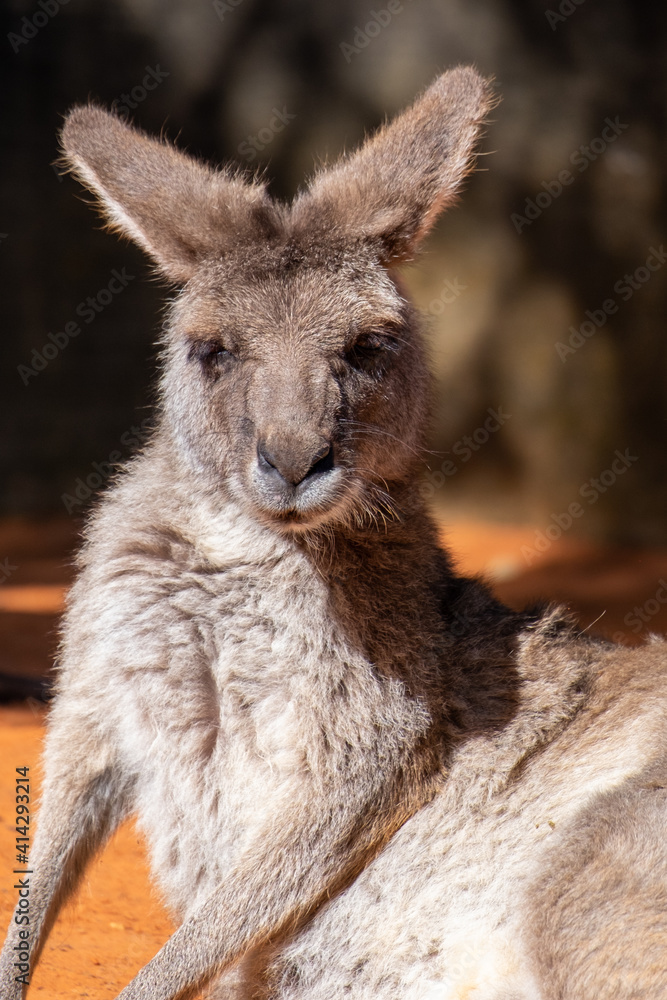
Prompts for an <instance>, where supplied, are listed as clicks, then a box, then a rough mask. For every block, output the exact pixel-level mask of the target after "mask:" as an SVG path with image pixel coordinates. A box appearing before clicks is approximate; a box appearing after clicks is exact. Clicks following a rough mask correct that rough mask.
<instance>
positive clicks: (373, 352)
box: [345, 333, 398, 371]
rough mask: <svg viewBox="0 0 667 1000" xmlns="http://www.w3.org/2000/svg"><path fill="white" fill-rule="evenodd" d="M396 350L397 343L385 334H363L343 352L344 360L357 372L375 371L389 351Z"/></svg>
mask: <svg viewBox="0 0 667 1000" xmlns="http://www.w3.org/2000/svg"><path fill="white" fill-rule="evenodd" d="M397 349H398V342H397V341H396V340H395V339H394V338H393V337H389V336H387V335H385V334H380V333H364V334H362V336H361V337H359V338H358V339H357V340H356V341H355V343H354V344H353V345H352V347H350V348H349V349H348V350H347V351H346V352H345V360H346V361H347V362H348V364H350V365H351V366H352V367H353V368H356V369H357V370H358V371H374V370H377V369H378V368H379V367H380V365H381V363H382V362H383V361H384V360H385V358H386V356H387V354H388V353H389V352H390V351H396V350H397Z"/></svg>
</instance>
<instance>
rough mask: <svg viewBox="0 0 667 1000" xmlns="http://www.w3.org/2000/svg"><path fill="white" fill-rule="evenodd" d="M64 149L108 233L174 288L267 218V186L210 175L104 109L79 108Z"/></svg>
mask: <svg viewBox="0 0 667 1000" xmlns="http://www.w3.org/2000/svg"><path fill="white" fill-rule="evenodd" d="M62 145H63V150H64V154H65V160H66V162H67V163H68V164H69V166H70V168H71V170H72V171H73V173H75V174H76V175H77V177H78V178H79V180H80V181H81V182H82V183H83V184H85V185H86V187H88V188H90V190H91V191H93V192H94V193H95V194H96V195H97V197H98V199H99V201H100V204H101V206H102V209H103V211H104V213H105V215H106V217H107V219H108V221H109V224H110V225H111V227H112V228H113V229H115V230H117V231H119V232H121V233H123V234H124V235H125V236H128V237H130V239H133V240H134V241H135V242H136V243H138V244H139V246H140V247H142V248H143V249H144V250H145V251H146V252H147V253H148V254H150V256H151V257H152V258H153V260H154V261H155V262H156V263H157V265H158V267H159V268H160V270H161V271H162V273H163V274H164V275H165V276H166V277H167V278H168V279H169V280H171V281H174V282H176V283H182V282H184V281H187V280H188V279H189V278H191V277H192V275H193V274H194V273H195V271H196V269H197V267H198V265H199V264H200V263H201V261H202V260H203V259H205V258H206V257H207V256H211V255H224V254H225V253H227V252H228V251H229V249H230V248H231V247H232V246H233V245H234V244H235V243H237V242H244V241H246V242H247V241H248V240H249V239H251V238H252V237H253V235H257V231H258V230H260V229H261V227H262V217H264V221H265V222H266V221H267V220H269V218H270V215H271V211H272V203H271V201H270V199H269V197H268V195H267V194H266V191H265V189H264V187H263V186H261V185H258V184H249V183H247V182H246V181H245V180H243V179H242V178H240V177H236V176H233V175H232V174H231V173H230V172H228V171H225V170H213V169H211V168H210V167H207V166H205V165H204V164H203V163H199V162H198V161H197V160H194V159H193V158H192V157H191V156H188V155H187V154H186V153H183V152H181V151H180V150H178V149H176V148H175V147H174V146H172V145H171V144H170V143H168V142H162V141H160V140H157V139H152V138H149V136H147V135H145V134H144V133H143V132H140V131H139V130H138V129H135V128H132V127H131V126H129V125H126V124H124V123H123V122H122V121H120V119H119V118H117V117H116V115H113V114H111V113H109V112H108V111H105V110H104V109H103V108H99V107H95V106H93V105H90V106H88V107H77V108H74V109H73V110H72V111H71V112H70V114H69V115H68V117H67V120H66V122H65V127H64V128H63V131H62Z"/></svg>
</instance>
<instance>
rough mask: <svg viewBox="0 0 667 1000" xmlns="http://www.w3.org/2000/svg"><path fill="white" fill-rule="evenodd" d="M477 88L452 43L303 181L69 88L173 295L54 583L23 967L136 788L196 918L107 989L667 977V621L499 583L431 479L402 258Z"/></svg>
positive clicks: (246, 991)
mask: <svg viewBox="0 0 667 1000" xmlns="http://www.w3.org/2000/svg"><path fill="white" fill-rule="evenodd" d="M489 105H490V97H489V91H488V88H487V86H486V85H485V84H484V82H483V81H482V80H481V79H480V78H479V77H478V76H477V74H476V73H475V72H474V71H472V70H467V69H457V70H453V71H450V72H449V73H446V74H443V76H442V77H440V78H439V79H438V80H436V82H435V83H434V84H433V85H432V86H431V87H430V88H429V89H428V90H427V91H426V92H425V93H424V95H422V97H421V98H419V99H418V100H417V102H416V103H415V104H414V106H413V107H412V108H410V109H409V110H408V111H406V112H405V113H404V114H403V115H402V116H400V117H399V118H398V119H396V120H395V121H394V122H393V123H391V124H390V125H388V126H385V128H383V129H382V130H380V132H379V133H378V134H377V135H376V136H375V137H374V138H372V139H371V140H370V141H369V142H367V143H366V144H365V145H364V146H363V147H362V148H361V150H360V151H358V152H357V153H356V154H353V155H352V156H350V157H348V158H347V159H345V160H344V161H342V163H341V164H338V165H335V166H334V167H333V168H332V169H330V170H329V171H324V172H323V173H322V174H320V175H319V176H318V177H317V178H316V179H315V180H314V181H313V183H312V184H311V186H310V188H309V189H308V190H307V191H306V192H304V193H303V194H302V195H300V196H299V198H297V199H296V201H295V203H294V204H293V205H292V206H290V207H288V206H282V205H277V204H275V203H274V202H272V201H271V200H270V199H269V197H268V195H267V194H266V192H265V191H264V189H263V188H262V187H261V186H260V185H249V184H246V183H245V182H244V181H243V180H242V179H241V178H239V177H237V176H234V175H232V174H230V173H228V172H225V171H213V170H211V169H209V168H207V167H205V166H203V165H202V164H200V163H198V162H197V161H195V160H193V159H191V158H189V157H187V156H186V155H185V154H182V153H179V152H178V151H177V150H175V149H174V148H173V147H171V146H169V145H168V144H166V143H160V142H156V141H155V140H151V139H149V138H147V137H146V136H144V135H142V134H141V133H139V132H137V131H136V130H134V129H130V128H128V127H126V126H124V125H123V124H122V123H120V122H119V121H118V120H117V119H116V118H114V117H113V116H112V115H109V114H107V113H106V112H104V111H102V110H101V109H99V108H95V107H89V108H79V109H75V110H74V111H73V112H72V114H71V116H70V118H69V119H68V122H67V124H66V126H65V130H64V134H63V143H64V148H65V151H66V155H67V157H68V161H69V163H70V164H71V166H72V168H73V170H74V171H75V172H76V173H77V174H78V175H79V177H80V178H81V179H82V180H83V181H84V183H86V184H87V185H88V186H89V187H90V188H91V189H92V190H93V191H95V193H96V194H97V195H98V197H99V199H100V201H101V203H102V206H103V208H104V210H105V212H106V214H107V217H108V218H109V220H110V222H111V224H112V225H113V226H114V227H115V228H117V229H120V230H121V231H123V232H125V233H126V234H127V235H129V236H131V237H132V238H133V239H135V240H137V241H138V242H139V243H140V244H141V245H142V246H143V247H144V248H145V249H146V250H147V251H148V252H149V253H150V254H151V256H152V257H153V258H154V260H155V261H156V263H157V265H158V267H159V268H160V270H161V271H162V273H163V274H164V275H165V276H166V277H167V278H168V279H169V280H171V281H172V282H173V283H174V284H176V285H178V286H179V288H180V292H179V294H178V295H177V297H176V299H175V301H174V303H173V305H172V308H171V314H170V320H171V321H170V325H169V330H168V332H167V334H166V336H165V342H164V352H163V353H164V368H163V375H162V383H161V385H162V404H161V408H160V413H159V415H158V421H157V426H156V431H155V434H154V436H153V439H152V440H151V442H150V443H149V445H148V446H147V447H146V449H145V450H144V453H143V454H141V455H140V456H137V458H136V459H135V460H133V462H132V463H130V466H129V467H128V469H127V470H125V472H124V473H123V475H122V476H120V477H119V479H118V482H117V483H116V484H115V485H114V487H113V489H112V490H111V491H110V492H109V493H108V494H107V496H105V497H104V499H103V501H102V503H101V504H100V505H99V507H98V509H97V510H96V511H95V513H94V515H93V517H92V519H91V521H90V524H89V528H88V531H87V538H86V543H85V545H84V548H83V550H82V552H81V555H80V574H79V578H78V581H77V583H76V584H75V586H74V587H73V589H72V592H71V594H70V597H69V601H68V611H67V615H66V619H65V624H64V631H63V642H62V648H61V653H60V664H59V673H58V690H57V696H56V699H55V702H54V705H53V708H52V711H51V716H50V720H49V731H48V738H47V744H46V750H45V765H46V779H45V788H44V796H43V805H42V808H41V811H40V815H39V822H38V828H37V836H36V839H35V843H34V848H33V852H32V855H31V866H32V868H33V869H34V872H35V874H34V881H33V885H32V891H31V904H32V918H31V920H32V922H31V940H30V943H31V948H32V953H33V959H32V961H33V965H34V962H35V961H36V959H37V956H38V953H39V949H40V947H41V946H42V945H43V942H44V940H45V938H46V935H47V933H48V929H49V927H50V925H51V923H52V922H53V920H54V919H55V917H56V915H57V912H58V908H59V906H60V905H61V903H62V901H63V900H64V899H65V898H66V896H67V894H68V893H69V892H71V891H73V889H74V888H75V886H76V883H77V880H78V878H79V876H80V874H81V872H82V871H83V869H84V867H85V864H86V862H87V861H88V859H89V858H90V856H91V855H92V853H93V852H94V851H95V850H97V849H98V848H99V847H100V846H101V844H102V843H104V841H105V839H106V838H107V837H108V836H109V835H110V834H111V832H112V831H113V830H114V829H115V827H116V826H117V824H118V823H119V822H120V821H121V820H122V819H123V818H124V817H125V816H128V815H130V814H133V813H134V814H136V815H137V816H138V819H139V822H140V824H141V826H142V827H143V829H144V830H145V831H146V834H147V838H148V842H149V845H150V849H151V862H152V867H153V871H154V875H155V878H156V880H157V882H158V883H159V885H160V886H161V888H162V891H163V893H164V896H165V899H166V900H167V902H168V904H169V905H170V907H171V909H172V911H173V913H174V915H175V916H176V918H177V920H178V921H179V923H180V926H179V929H178V930H177V931H176V933H175V934H174V935H173V936H172V938H171V939H170V941H169V942H167V944H166V945H165V946H164V948H163V949H162V950H161V951H160V952H159V954H158V955H157V956H155V958H154V959H153V960H152V961H151V962H150V963H149V964H148V965H147V966H146V967H145V968H144V969H142V970H141V971H140V972H139V973H138V975H137V976H136V977H135V979H134V980H133V981H132V983H131V984H130V985H129V986H128V987H127V988H126V989H125V990H123V992H122V994H121V997H122V998H123V1000H138V998H151V1000H158V998H163V1000H167V998H173V997H187V996H192V995H194V993H195V992H196V991H197V990H199V989H201V988H205V989H208V990H211V991H212V992H213V993H214V994H215V995H216V996H218V997H228V998H230V1000H231V998H238V1000H241V998H243V1000H250V998H251V997H256V998H271V1000H279V998H280V1000H288V998H289V1000H297V998H299V1000H306V998H311V1000H325V998H334V997H336V998H337V997H343V996H346V997H350V998H351V1000H362V998H366V997H368V998H370V997H382V998H384V1000H422V998H423V1000H426V998H429V1000H436V998H441V1000H449V998H454V997H457V998H463V997H467V998H470V1000H510V998H513V1000H529V998H530V1000H538V998H540V1000H541V998H544V1000H551V998H553V1000H556V998H559V1000H565V998H572V1000H575V998H576V1000H589V998H590V1000H601V998H604V997H609V998H611V997H614V998H615V1000H617V998H618V1000H630V998H636V997H644V996H646V997H651V998H660V997H663V996H664V997H667V973H666V972H665V968H664V963H662V961H661V959H660V955H661V954H664V952H665V948H666V946H667V937H666V934H665V926H664V916H663V914H664V905H663V904H664V893H665V856H666V852H665V850H664V847H663V841H664V829H663V828H664V820H665V790H664V784H665V781H664V778H665V766H664V761H665V733H666V732H667V725H666V723H667V719H666V718H665V715H666V712H667V697H666V693H665V684H664V678H665V652H664V646H663V644H662V643H657V642H656V643H654V644H653V645H650V646H647V647H645V648H643V649H642V650H639V651H634V652H633V651H628V650H625V649H619V648H616V647H614V646H612V645H610V644H608V643H605V642H602V641H600V640H596V639H592V638H589V637H585V636H577V635H576V632H575V631H574V629H573V627H572V625H571V624H570V622H569V621H568V620H567V618H566V617H563V615H562V614H561V613H560V612H559V611H558V610H535V611H532V612H527V613H525V614H516V613H514V612H511V611H509V610H508V609H506V608H504V607H502V605H500V604H498V603H497V602H496V601H495V600H494V599H493V597H492V596H491V595H490V593H489V592H488V591H487V590H486V588H485V587H484V586H483V585H482V584H480V583H478V582H476V581H470V580H465V579H462V578H459V577H457V576H456V575H455V573H454V572H453V571H452V569H451V567H450V565H449V563H448V560H447V557H446V555H445V554H444V553H442V552H441V551H440V550H439V548H438V546H437V542H436V535H435V530H434V528H433V525H432V524H431V522H430V520H429V517H428V515H427V513H426V511H425V510H424V509H423V507H422V503H421V501H420V499H419V491H418V490H417V489H416V483H417V477H418V474H419V466H420V448H421V443H422V437H423V431H424V425H425V420H426V415H427V399H428V371H427V365H426V362H425V354H424V348H423V344H422V340H421V335H420V331H419V324H418V321H417V318H416V317H415V315H414V313H413V311H412V309H411V307H410V305H409V303H408V302H407V301H406V299H405V296H404V294H403V292H402V290H401V286H400V284H399V282H398V280H397V279H396V277H395V273H394V268H395V266H396V265H397V264H399V263H400V262H401V261H402V260H404V259H406V258H407V257H409V256H410V255H411V254H412V253H413V251H414V249H415V248H416V246H417V244H418V242H419V240H420V239H421V237H422V235H423V234H424V232H425V231H426V229H427V228H428V226H429V225H430V224H432V222H433V221H434V218H435V215H436V213H437V212H438V211H440V210H441V209H442V208H444V207H446V205H447V204H448V203H449V202H450V201H451V199H452V197H453V195H454V192H455V190H456V188H457V185H458V184H459V182H460V180H461V178H462V177H463V176H464V175H465V173H466V171H467V170H468V169H469V166H470V161H471V155H472V152H473V146H474V140H475V136H476V134H477V131H478V128H479V124H480V122H481V120H482V118H483V116H484V114H485V112H486V111H487V110H488V107H489ZM610 872H613V875H610ZM16 930H17V929H16V926H15V925H14V924H13V923H12V925H11V926H10V933H9V935H8V939H7V942H6V945H5V948H4V950H3V955H2V964H1V965H0V976H1V978H0V984H1V986H2V997H3V998H5V1000H9V998H12V1000H13V998H17V997H18V996H20V995H21V987H20V985H19V984H17V983H16V981H15V978H14V973H13V966H12V948H13V946H14V944H15V942H16ZM619 956H620V957H619ZM642 990H643V992H642Z"/></svg>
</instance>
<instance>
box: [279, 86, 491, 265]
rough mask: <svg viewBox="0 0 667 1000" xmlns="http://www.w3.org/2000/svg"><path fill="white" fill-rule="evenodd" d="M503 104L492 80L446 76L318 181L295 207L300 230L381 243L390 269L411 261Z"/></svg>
mask: <svg viewBox="0 0 667 1000" xmlns="http://www.w3.org/2000/svg"><path fill="white" fill-rule="evenodd" d="M495 103H496V102H495V99H494V96H493V92H492V89H491V85H490V82H489V81H487V80H485V79H484V78H483V77H481V76H480V75H479V74H478V73H477V72H476V71H475V70H474V69H472V68H471V67H457V68H456V69H452V70H449V71H448V72H446V73H443V74H442V75H441V76H439V77H438V78H437V79H436V80H435V81H434V82H433V83H432V84H431V86H430V87H429V88H428V89H427V90H426V91H425V92H424V93H423V94H422V95H421V97H419V98H418V99H417V100H416V101H415V102H414V104H413V105H412V106H411V107H410V108H408V110H406V111H404V112H403V113H402V114H400V115H399V116H398V117H396V118H395V119H393V121H391V122H389V123H388V124H386V125H384V126H383V127H382V128H380V129H379V131H378V132H377V133H376V134H375V135H374V136H372V137H371V138H370V139H368V140H367V141H366V142H365V143H364V144H363V145H362V146H361V148H360V149H359V150H357V151H356V152H353V153H351V154H350V155H348V156H346V157H344V158H343V159H342V160H340V161H339V162H338V163H337V164H335V165H334V166H333V167H332V168H330V169H328V170H324V171H323V172H322V173H320V174H319V175H317V176H316V177H315V179H314V180H313V182H312V183H311V185H310V187H309V188H308V190H307V191H306V192H305V193H304V194H303V195H301V196H300V198H299V199H298V200H297V202H296V203H295V206H294V213H295V217H296V219H297V220H298V223H299V225H300V226H301V227H303V228H304V229H310V230H313V229H316V230H322V231H328V232H331V231H338V232H340V233H342V234H343V236H346V237H351V238H361V239H363V240H366V241H368V242H370V243H374V244H376V246H377V252H378V254H379V256H380V258H381V259H382V261H383V263H385V264H392V263H394V262H400V261H401V260H405V259H406V258H407V257H409V256H410V255H411V254H412V253H413V251H414V250H415V249H416V247H417V246H418V244H419V242H420V240H421V239H422V238H423V237H424V236H425V234H426V233H427V232H428V230H429V229H430V228H431V226H432V225H433V223H434V221H435V219H436V217H437V216H438V214H439V213H440V212H441V211H443V210H444V209H445V208H447V207H448V206H449V205H450V204H451V203H452V202H453V201H454V200H455V195H456V191H457V189H458V187H459V185H460V184H461V181H462V180H463V178H464V177H465V176H466V175H467V174H468V173H469V172H470V171H471V169H472V165H473V159H474V151H475V142H476V140H477V137H478V135H479V132H480V128H481V125H482V124H483V122H484V121H485V118H486V116H487V115H488V112H489V110H490V109H491V108H492V107H493V106H494V105H495Z"/></svg>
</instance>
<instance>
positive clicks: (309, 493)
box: [254, 466, 349, 532]
mask: <svg viewBox="0 0 667 1000" xmlns="http://www.w3.org/2000/svg"><path fill="white" fill-rule="evenodd" d="M345 480H346V477H345V475H344V470H343V469H342V468H341V467H340V466H338V467H336V468H334V469H330V470H326V471H323V472H321V473H319V474H318V475H317V476H313V477H310V480H309V482H308V483H307V484H304V483H301V484H299V485H298V486H287V485H285V484H271V485H270V486H267V483H266V482H262V483H260V484H258V483H257V482H255V483H254V487H255V489H254V493H255V507H256V509H257V510H258V513H259V514H260V517H261V518H262V520H263V521H264V522H265V523H266V522H268V523H269V524H271V525H273V526H275V527H278V528H279V529H280V528H282V529H283V530H287V531H291V532H292V531H300V530H301V531H308V530H313V529H315V528H317V527H319V526H321V525H324V524H327V523H329V522H331V521H336V520H339V519H340V515H341V513H342V511H343V510H344V508H345V507H346V506H347V503H346V501H347V497H348V493H349V489H348V488H347V484H346V481H345Z"/></svg>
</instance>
